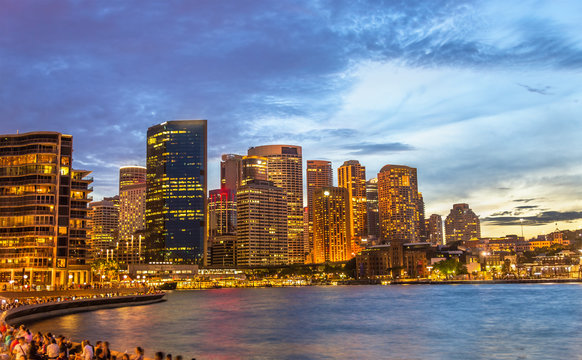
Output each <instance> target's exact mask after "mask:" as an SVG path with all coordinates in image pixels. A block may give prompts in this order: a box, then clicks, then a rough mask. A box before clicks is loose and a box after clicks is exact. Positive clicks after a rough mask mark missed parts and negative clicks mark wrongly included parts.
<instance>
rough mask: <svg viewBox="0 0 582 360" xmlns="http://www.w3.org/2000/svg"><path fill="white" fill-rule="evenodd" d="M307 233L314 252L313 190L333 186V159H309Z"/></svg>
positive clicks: (307, 170) (310, 250)
mask: <svg viewBox="0 0 582 360" xmlns="http://www.w3.org/2000/svg"><path fill="white" fill-rule="evenodd" d="M305 179H306V182H307V216H308V219H307V233H305V229H304V230H303V231H304V237H305V236H307V238H305V240H304V241H306V243H307V247H308V249H309V253H312V252H313V192H314V191H315V190H316V189H320V188H322V187H329V186H333V171H332V168H331V161H326V160H307V169H306V176H305Z"/></svg>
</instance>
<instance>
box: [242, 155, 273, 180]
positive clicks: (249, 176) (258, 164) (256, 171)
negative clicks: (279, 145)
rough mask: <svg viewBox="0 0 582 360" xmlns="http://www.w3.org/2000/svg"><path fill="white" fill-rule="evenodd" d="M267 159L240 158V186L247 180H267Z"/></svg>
mask: <svg viewBox="0 0 582 360" xmlns="http://www.w3.org/2000/svg"><path fill="white" fill-rule="evenodd" d="M268 163H269V161H268V159H267V158H266V157H262V156H244V157H243V158H242V177H241V182H240V184H241V185H245V184H246V183H247V181H249V180H263V181H267V180H268V179H269V174H268V172H269V171H268Z"/></svg>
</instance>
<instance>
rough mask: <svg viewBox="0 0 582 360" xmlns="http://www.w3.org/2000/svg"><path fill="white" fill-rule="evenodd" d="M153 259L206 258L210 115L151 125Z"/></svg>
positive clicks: (148, 216)
mask: <svg viewBox="0 0 582 360" xmlns="http://www.w3.org/2000/svg"><path fill="white" fill-rule="evenodd" d="M147 136H148V140H147V190H146V230H147V233H146V245H147V256H146V258H147V260H148V261H171V262H174V263H199V264H201V263H203V261H204V258H205V257H206V256H205V254H206V229H205V224H206V181H207V178H206V171H207V165H206V164H207V159H206V120H180V121H167V122H165V123H162V124H159V125H155V126H152V127H150V128H149V129H148V134H147Z"/></svg>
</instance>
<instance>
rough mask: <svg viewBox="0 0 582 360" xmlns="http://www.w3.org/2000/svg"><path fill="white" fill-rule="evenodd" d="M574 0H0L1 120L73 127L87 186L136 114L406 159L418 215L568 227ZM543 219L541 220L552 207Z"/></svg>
mask: <svg viewBox="0 0 582 360" xmlns="http://www.w3.org/2000/svg"><path fill="white" fill-rule="evenodd" d="M580 14H582V2H579V1H570V2H569V1H544V2H539V1H520V2H517V1H512V2H508V1H486V2H484V1H479V2H477V1H476V2H471V1H469V2H463V1H458V0H454V1H304V2H302V1H285V0H277V1H242V0H232V1H142V0H139V1H138V0H136V1H68V2H67V1H64V0H63V1H55V2H47V1H17V0H0V80H1V81H0V116H1V118H2V121H1V125H0V131H1V132H2V133H15V132H16V130H19V131H21V132H25V131H35V130H51V131H60V132H64V133H69V134H72V135H73V136H74V145H75V154H74V159H75V163H74V165H75V167H77V168H85V169H88V170H92V171H93V172H94V176H95V184H94V185H95V197H96V198H100V197H102V196H109V195H113V194H114V193H115V192H116V188H117V176H118V168H119V167H120V166H122V165H129V164H144V163H145V135H146V130H147V128H148V127H149V126H151V125H154V124H157V123H161V122H163V121H166V120H172V119H208V120H209V124H208V125H209V126H208V131H209V134H208V135H209V137H208V142H209V144H208V146H209V185H210V188H211V189H212V188H214V187H217V186H218V183H219V181H218V176H219V157H220V155H221V154H222V153H245V152H246V149H247V148H248V147H250V146H256V145H263V144H270V143H289V144H297V145H301V146H303V153H304V159H305V160H306V159H327V160H331V161H332V162H333V165H334V169H335V168H337V167H338V166H339V165H341V164H342V163H343V161H345V160H350V159H357V160H359V161H360V162H361V163H362V164H364V165H365V166H366V168H367V174H368V178H372V177H374V176H375V174H376V173H377V172H378V170H379V169H380V168H381V167H382V166H383V165H386V164H404V165H409V166H414V167H417V168H418V173H419V187H420V190H421V191H422V193H423V195H424V199H425V203H426V210H427V216H428V215H429V214H431V213H438V214H441V215H443V216H446V214H448V212H449V210H450V208H451V207H452V204H453V203H457V202H467V203H469V204H470V206H471V207H472V208H473V209H474V211H475V212H476V213H477V214H478V215H480V216H481V218H482V233H483V235H484V236H485V235H488V236H495V235H504V234H509V233H518V234H519V233H521V229H520V226H519V219H520V218H523V219H525V221H524V224H525V226H524V232H525V234H526V236H532V235H534V234H539V233H546V232H549V231H552V230H553V229H555V228H556V226H557V227H559V228H560V229H578V228H582V186H581V185H582V146H581V144H580V141H581V139H582V119H581V114H582V111H581V110H582V107H581V106H582V103H581V101H582V89H581V84H582V25H581V24H582V22H580ZM556 223H557V225H556Z"/></svg>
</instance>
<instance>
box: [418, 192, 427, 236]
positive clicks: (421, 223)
mask: <svg viewBox="0 0 582 360" xmlns="http://www.w3.org/2000/svg"><path fill="white" fill-rule="evenodd" d="M416 208H417V209H418V221H417V224H418V241H422V242H424V241H426V239H427V238H428V234H427V233H426V231H427V230H426V224H425V219H424V198H423V197H422V193H418V202H417V205H416Z"/></svg>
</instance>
